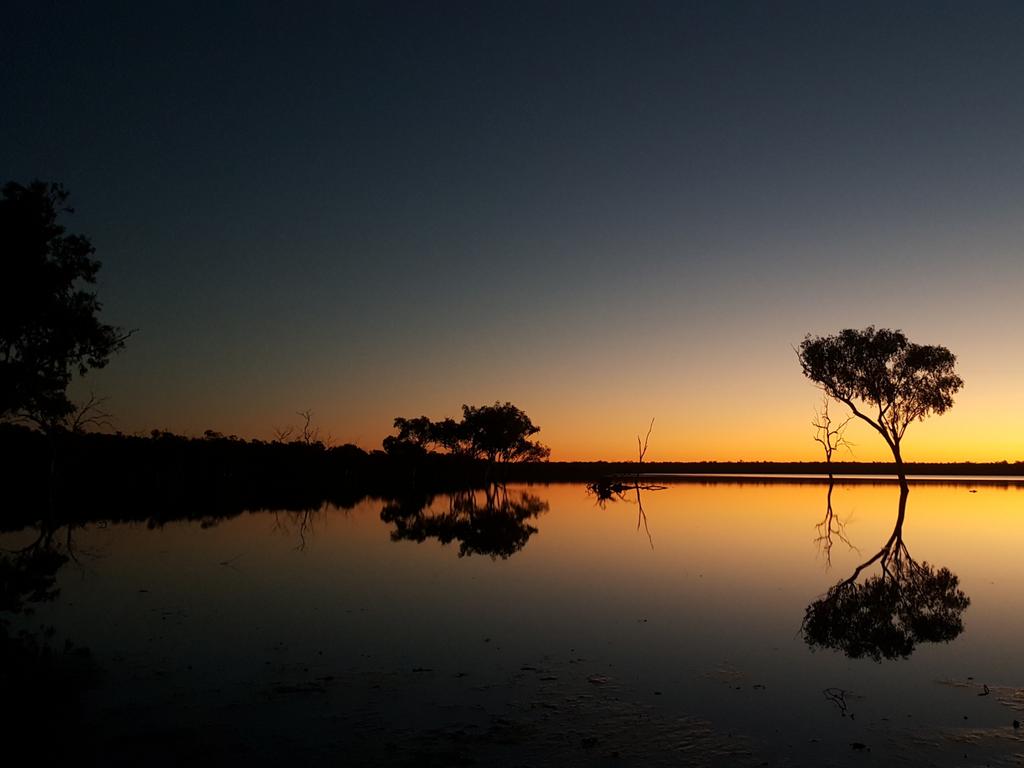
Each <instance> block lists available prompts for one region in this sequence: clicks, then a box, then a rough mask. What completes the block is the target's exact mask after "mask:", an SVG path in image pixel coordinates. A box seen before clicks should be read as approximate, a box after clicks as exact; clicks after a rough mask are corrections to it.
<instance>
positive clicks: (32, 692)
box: [0, 526, 96, 764]
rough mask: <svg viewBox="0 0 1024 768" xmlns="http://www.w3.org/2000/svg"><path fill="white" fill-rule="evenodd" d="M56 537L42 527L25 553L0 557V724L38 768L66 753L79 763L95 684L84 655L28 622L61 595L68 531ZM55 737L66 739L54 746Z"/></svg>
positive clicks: (70, 546)
mask: <svg viewBox="0 0 1024 768" xmlns="http://www.w3.org/2000/svg"><path fill="white" fill-rule="evenodd" d="M56 534H57V531H56V530H55V529H53V528H51V527H47V526H41V527H40V530H39V534H38V536H37V538H36V539H35V540H34V541H33V542H32V543H31V544H29V545H28V546H26V547H24V548H22V549H18V550H14V551H4V552H0V689H2V690H3V692H4V697H5V699H6V700H7V702H8V704H9V705H10V706H9V707H8V708H6V710H5V714H4V716H3V718H2V723H3V726H4V727H5V728H9V729H10V733H12V734H14V733H17V734H19V735H20V736H21V737H22V738H23V739H25V740H26V743H32V744H33V754H34V756H35V757H36V758H37V760H38V759H39V758H42V760H41V762H43V763H44V764H45V763H46V762H47V760H48V759H54V758H57V757H64V756H70V754H68V755H65V754H64V753H65V751H67V752H68V753H70V752H72V751H74V752H75V757H76V758H80V757H81V756H82V747H83V744H84V740H83V738H82V737H83V736H84V734H81V733H78V732H77V729H78V726H79V725H80V720H79V708H80V696H81V694H82V692H83V691H84V690H85V689H86V688H87V687H89V686H90V685H92V684H93V682H94V681H95V677H96V669H95V667H94V666H93V664H92V660H91V658H90V657H89V654H88V652H87V651H85V650H84V649H80V648H76V647H75V646H73V645H72V644H71V643H70V642H69V641H65V642H64V643H63V645H62V646H57V645H55V644H54V643H53V638H52V635H53V632H54V630H53V629H52V628H50V627H45V626H40V627H36V628H31V627H30V625H29V624H28V621H27V619H26V617H29V616H31V615H32V614H33V613H34V607H35V606H36V605H38V604H40V603H45V602H50V601H52V600H54V599H56V598H57V597H58V596H59V594H60V589H59V587H58V586H57V575H58V573H59V571H60V569H61V568H62V567H63V566H64V565H65V564H66V563H67V562H68V561H69V560H72V559H74V558H75V551H74V547H73V542H72V532H71V528H70V527H68V529H67V534H66V538H65V539H64V540H63V541H62V540H61V537H58V536H57V535H56ZM54 731H58V732H60V733H61V735H62V736H63V737H64V738H63V739H57V740H54V739H52V733H53V732H54Z"/></svg>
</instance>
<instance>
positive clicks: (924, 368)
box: [797, 326, 964, 465]
mask: <svg viewBox="0 0 1024 768" xmlns="http://www.w3.org/2000/svg"><path fill="white" fill-rule="evenodd" d="M797 354H798V356H799V358H800V366H801V368H802V369H803V373H804V375H805V376H806V377H807V378H808V379H810V380H811V381H813V382H815V383H816V384H818V385H820V386H821V388H822V389H823V390H824V391H825V394H826V395H828V396H829V397H832V398H834V399H836V400H838V401H840V402H842V403H844V404H846V405H847V406H848V407H849V408H850V410H851V411H852V412H853V414H854V415H855V416H857V417H858V418H860V419H862V420H863V421H865V422H867V423H868V424H870V425H871V426H872V427H873V428H874V429H875V430H877V431H878V432H879V433H880V434H881V435H882V437H883V438H884V439H885V441H886V443H887V444H888V445H889V447H890V449H892V452H893V456H894V457H895V458H896V462H897V464H899V465H902V463H903V459H902V456H901V454H900V449H899V446H900V441H901V440H902V439H903V435H904V433H905V432H906V430H907V427H908V426H909V425H910V424H911V422H913V421H917V420H919V419H924V418H925V417H926V416H929V415H931V414H933V413H934V414H941V413H945V412H946V411H947V410H948V409H949V408H951V407H952V405H953V395H955V394H956V393H957V392H959V391H960V388H961V387H963V384H964V382H963V379H961V378H960V377H959V376H958V375H957V374H956V371H955V366H956V356H955V355H954V354H953V353H952V352H950V351H949V350H948V349H946V347H940V346H931V345H922V344H914V343H913V342H911V341H909V340H908V339H907V337H906V336H905V335H904V334H903V332H902V331H899V330H890V329H888V328H879V329H876V328H875V327H874V326H869V327H867V328H865V329H863V330H855V329H852V328H847V329H846V330H843V331H840V332H839V333H837V334H833V335H831V336H811V335H810V334H808V335H807V336H806V337H804V340H803V341H802V342H801V344H800V347H799V349H798V351H797Z"/></svg>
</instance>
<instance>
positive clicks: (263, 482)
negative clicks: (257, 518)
mask: <svg viewBox="0 0 1024 768" xmlns="http://www.w3.org/2000/svg"><path fill="white" fill-rule="evenodd" d="M208 435H209V436H206V437H203V438H189V437H183V436H181V435H175V434H172V433H169V432H159V431H154V432H153V433H152V434H151V435H149V436H129V435H120V434H117V435H111V434H101V433H84V434H76V433H72V432H62V433H57V434H50V435H44V434H42V433H41V432H38V431H34V430H29V429H26V428H22V427H18V426H13V425H0V461H2V463H3V467H4V470H3V471H4V474H5V475H6V476H7V477H8V478H9V479H10V482H7V483H5V490H4V504H3V513H2V515H0V529H4V530H13V529H18V528H22V527H25V526H28V525H34V524H36V523H37V522H38V521H39V520H40V519H41V518H43V517H46V518H47V519H48V520H50V521H51V522H53V523H59V524H77V523H85V522H90V521H94V520H110V521H125V520H140V521H148V522H150V523H151V524H159V523H160V522H163V521H168V520H181V519H190V520H203V519H206V518H211V517H212V518H217V517H224V516H230V515H234V514H238V513H241V512H246V511H257V510H282V511H290V510H306V509H314V508H318V507H320V506H322V505H323V504H324V503H330V504H334V505H336V506H339V507H351V506H354V505H355V504H356V503H358V502H359V501H360V500H362V499H363V498H366V497H367V496H372V497H379V498H385V499H389V498H403V497H407V496H409V495H411V494H423V493H442V492H445V491H451V490H458V489H464V488H473V487H483V486H484V484H485V478H486V476H487V474H488V467H487V466H486V463H485V462H481V461H477V460H473V459H467V458H464V457H460V456H447V455H441V454H426V455H423V456H416V457H403V456H391V455H388V454H386V453H384V452H383V451H373V452H366V451H364V450H362V449H360V448H358V447H356V446H354V445H342V446H337V447H327V446H324V445H323V444H322V443H319V442H303V441H301V440H296V441H292V442H281V441H273V442H264V441H260V440H248V441H247V440H241V439H238V438H234V437H223V436H219V435H215V434H213V433H208Z"/></svg>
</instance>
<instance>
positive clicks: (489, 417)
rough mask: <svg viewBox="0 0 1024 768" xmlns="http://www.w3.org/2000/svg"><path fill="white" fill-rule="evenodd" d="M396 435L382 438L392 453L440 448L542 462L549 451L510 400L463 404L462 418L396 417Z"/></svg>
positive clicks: (501, 459)
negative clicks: (537, 438) (484, 403)
mask: <svg viewBox="0 0 1024 768" xmlns="http://www.w3.org/2000/svg"><path fill="white" fill-rule="evenodd" d="M395 429H396V430H398V434H397V435H390V436H388V437H386V438H385V439H384V450H386V451H387V452H388V453H390V454H392V455H410V454H422V453H426V452H427V451H429V450H440V451H442V452H444V453H449V454H452V455H455V456H463V457H466V458H471V459H483V460H486V461H487V462H489V463H491V464H494V463H497V462H502V463H507V462H519V461H543V460H544V459H546V458H547V457H548V455H549V454H550V452H551V450H550V449H549V448H548V447H547V446H545V445H543V444H541V443H538V442H535V441H533V440H531V438H532V437H533V436H534V435H535V434H537V433H538V432H539V431H540V427H537V426H535V425H534V424H533V422H532V421H531V420H530V417H529V416H527V415H526V414H525V413H524V412H523V411H521V410H520V409H519V408H517V407H516V406H514V405H512V403H508V402H506V403H500V402H495V403H494V405H483V406H472V405H463V406H462V420H461V421H455V420H454V419H452V418H446V419H442V420H441V421H431V420H430V419H429V418H427V417H426V416H418V417H416V418H411V419H407V418H404V417H401V416H400V417H398V418H396V419H395Z"/></svg>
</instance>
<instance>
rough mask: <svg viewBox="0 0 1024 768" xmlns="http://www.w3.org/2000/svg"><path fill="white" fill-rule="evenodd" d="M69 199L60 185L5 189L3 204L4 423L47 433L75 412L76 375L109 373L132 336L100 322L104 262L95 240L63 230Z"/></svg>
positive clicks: (0, 354)
mask: <svg viewBox="0 0 1024 768" xmlns="http://www.w3.org/2000/svg"><path fill="white" fill-rule="evenodd" d="M67 197H68V194H67V192H66V191H65V190H64V188H63V187H62V186H61V185H60V184H47V183H44V182H41V181H34V182H32V183H31V184H29V185H27V186H24V185H22V184H18V183H15V182H8V183H7V184H6V185H4V188H3V193H2V197H0V264H2V268H3V270H4V280H3V281H2V285H3V287H2V288H0V418H6V419H20V420H26V421H29V422H32V423H34V424H36V425H38V426H40V427H44V428H52V427H54V426H57V425H60V424H61V423H63V421H64V420H66V419H68V418H69V417H71V416H72V415H73V414H74V412H75V406H74V404H73V403H72V402H71V401H70V400H69V399H68V395H67V388H68V385H69V384H70V382H71V379H72V377H73V376H74V375H75V374H78V375H85V373H86V372H87V371H88V370H89V369H91V368H102V367H103V366H105V365H106V364H107V362H108V360H109V359H110V356H111V355H113V354H114V353H115V352H117V351H118V350H120V349H121V348H122V347H123V346H124V342H125V339H126V338H127V335H126V334H125V333H124V332H122V331H121V329H119V328H115V327H113V326H111V325H106V324H104V323H102V322H100V320H99V312H100V309H101V305H100V302H99V301H98V300H97V298H96V294H95V293H94V292H93V291H91V290H89V289H88V287H87V286H91V285H93V284H95V282H96V274H97V272H98V271H99V268H100V262H99V261H97V260H96V259H94V258H92V255H93V253H94V252H95V249H94V248H93V246H92V243H91V242H89V240H88V238H86V237H84V236H82V235H75V234H68V233H67V232H66V230H65V228H64V227H63V226H62V225H61V224H59V223H58V216H59V215H60V214H61V213H62V212H70V211H71V209H70V208H68V207H67V206H66V205H65V203H66V201H67Z"/></svg>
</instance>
